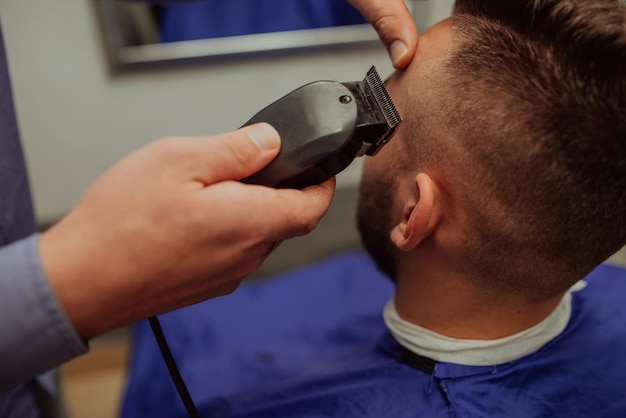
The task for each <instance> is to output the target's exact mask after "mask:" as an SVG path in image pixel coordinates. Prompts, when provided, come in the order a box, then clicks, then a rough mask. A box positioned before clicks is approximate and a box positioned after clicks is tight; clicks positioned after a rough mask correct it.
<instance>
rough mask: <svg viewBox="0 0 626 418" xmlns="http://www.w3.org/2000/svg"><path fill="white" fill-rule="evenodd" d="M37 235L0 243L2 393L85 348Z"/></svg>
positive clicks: (57, 364) (0, 363)
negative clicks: (54, 288)
mask: <svg viewBox="0 0 626 418" xmlns="http://www.w3.org/2000/svg"><path fill="white" fill-rule="evenodd" d="M37 241H38V236H36V235H33V236H31V237H29V238H26V239H24V240H21V241H18V242H16V243H14V244H11V245H9V246H6V247H3V248H1V249H0V312H1V316H0V393H3V392H6V391H7V390H10V389H11V388H14V387H16V386H17V385H20V384H22V383H24V382H26V381H28V380H30V379H32V378H34V377H35V376H37V375H38V374H40V373H42V372H45V371H47V370H50V369H52V368H55V367H58V366H59V365H61V364H62V363H64V362H66V361H68V360H70V359H72V358H73V357H76V356H79V355H81V354H84V353H85V352H86V351H87V346H86V345H85V343H84V342H83V341H82V340H81V339H80V338H79V337H78V335H77V333H76V331H75V330H74V328H73V326H72V324H71V323H70V322H69V321H68V320H67V318H66V316H65V313H64V311H63V309H62V308H61V306H60V305H59V303H58V301H57V299H56V296H55V295H54V292H53V291H52V288H51V287H50V284H49V283H48V280H47V278H46V275H45V273H44V271H43V269H42V266H41V262H40V257H39V251H38V246H37Z"/></svg>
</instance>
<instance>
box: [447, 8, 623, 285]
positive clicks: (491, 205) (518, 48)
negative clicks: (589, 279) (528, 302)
mask: <svg viewBox="0 0 626 418" xmlns="http://www.w3.org/2000/svg"><path fill="white" fill-rule="evenodd" d="M451 24H452V28H453V33H454V45H455V46H454V50H453V51H452V52H451V55H450V56H449V58H448V59H447V61H446V64H445V70H444V72H445V75H444V79H445V80H444V85H445V87H444V90H446V91H447V94H445V95H444V97H445V100H448V101H449V102H448V103H446V105H445V109H446V112H447V114H446V116H445V117H444V119H445V121H444V123H446V125H447V127H446V131H447V132H450V133H452V135H453V136H454V138H455V140H456V141H457V142H458V143H460V144H461V148H462V149H464V150H465V152H464V153H463V155H465V157H464V162H463V163H462V164H460V166H459V167H458V169H457V170H456V171H457V177H458V179H459V181H461V182H466V183H467V184H466V186H467V187H463V188H461V189H462V190H465V191H466V193H464V195H462V197H461V199H462V200H461V201H462V202H464V204H465V208H466V209H467V216H468V218H469V221H468V222H467V231H466V233H465V236H466V239H467V241H466V243H465V244H466V245H465V247H466V256H467V259H468V262H469V264H470V265H471V266H472V267H473V269H472V270H473V271H474V272H476V273H477V277H479V278H480V279H481V280H483V282H484V283H488V284H489V285H491V286H495V287H497V288H499V289H500V290H507V291H515V292H520V291H524V292H526V294H529V295H534V296H535V297H547V296H549V295H553V294H555V293H556V292H560V291H562V290H564V289H566V288H567V287H569V286H571V284H573V282H575V281H577V280H578V279H580V278H582V277H584V276H585V275H586V274H587V273H588V272H590V271H591V270H592V269H593V268H594V267H596V266H597V265H598V264H600V263H601V262H603V261H604V260H606V259H607V258H608V257H610V256H611V255H612V254H614V253H615V252H617V251H618V250H619V249H620V248H621V247H622V246H624V245H625V244H626V9H625V7H624V5H623V4H621V3H620V2H619V1H617V0H457V2H456V5H455V8H454V12H453V16H452V18H451Z"/></svg>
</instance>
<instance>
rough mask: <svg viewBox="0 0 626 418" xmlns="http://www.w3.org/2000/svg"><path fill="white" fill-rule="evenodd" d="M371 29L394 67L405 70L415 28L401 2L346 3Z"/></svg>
mask: <svg viewBox="0 0 626 418" xmlns="http://www.w3.org/2000/svg"><path fill="white" fill-rule="evenodd" d="M348 1H349V2H350V4H352V5H353V6H354V7H356V8H357V9H358V10H359V11H360V12H361V13H362V14H363V16H364V17H365V18H366V19H367V20H368V22H370V23H371V24H372V26H374V29H376V31H377V32H378V36H380V40H381V41H383V43H384V44H385V46H386V47H387V50H388V51H389V56H390V57H391V61H392V63H393V66H394V67H395V68H397V69H399V70H400V69H402V68H405V67H406V66H407V65H409V63H410V62H411V60H412V59H413V55H415V50H416V48H417V29H416V28H415V22H414V21H413V17H412V16H411V14H410V13H409V11H408V9H407V8H406V5H405V4H404V2H403V1H402V0H348Z"/></svg>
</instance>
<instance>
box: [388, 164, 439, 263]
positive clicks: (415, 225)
mask: <svg viewBox="0 0 626 418" xmlns="http://www.w3.org/2000/svg"><path fill="white" fill-rule="evenodd" d="M414 186H415V196H414V198H413V199H409V200H408V201H407V202H406V204H405V206H404V208H403V211H402V219H401V220H400V222H399V223H398V224H397V225H396V226H395V227H394V228H393V230H392V231H391V241H392V242H393V243H394V244H395V245H396V247H398V248H399V249H400V250H402V251H411V250H413V249H414V248H415V247H417V246H418V245H419V244H420V243H421V242H422V241H423V240H424V239H425V238H427V237H429V236H430V235H432V233H433V232H434V231H435V229H436V226H437V224H438V223H439V215H438V214H439V211H438V207H437V205H438V201H437V184H436V183H435V182H434V181H433V179H432V178H431V177H430V176H429V175H428V174H426V173H420V174H418V175H417V177H416V178H415V184H414Z"/></svg>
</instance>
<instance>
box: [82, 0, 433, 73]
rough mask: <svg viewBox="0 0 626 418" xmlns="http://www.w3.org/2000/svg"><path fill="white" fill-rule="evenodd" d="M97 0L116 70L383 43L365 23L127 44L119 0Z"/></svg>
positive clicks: (412, 1) (411, 7) (409, 3)
mask: <svg viewBox="0 0 626 418" xmlns="http://www.w3.org/2000/svg"><path fill="white" fill-rule="evenodd" d="M94 1H95V3H96V8H97V14H98V17H99V20H100V24H101V27H102V31H103V34H104V40H105V44H106V49H107V54H108V56H109V62H110V65H111V68H112V69H113V70H114V71H121V70H127V69H133V68H138V67H151V66H160V65H168V64H179V63H183V62H198V61H201V62H204V61H211V60H228V59H237V58H242V57H250V56H255V55H268V54H283V53H287V52H294V51H311V50H316V49H331V48H342V47H346V46H350V47H367V46H379V45H380V40H379V39H378V35H377V33H376V31H375V30H374V29H373V28H372V27H371V26H370V25H369V24H362V25H349V26H336V27H330V28H321V29H305V30H296V31H286V32H272V33H261V34H254V35H241V36H231V37H224V38H211V39H198V40H192V41H181V42H168V43H163V44H150V45H140V46H126V45H124V44H123V40H122V36H121V29H120V25H121V22H120V19H119V17H118V14H117V11H116V7H115V2H116V1H119V0H94ZM344 1H345V0H344ZM416 1H423V0H405V3H406V4H407V6H408V7H409V10H411V12H413V11H414V4H415V2H416Z"/></svg>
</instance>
